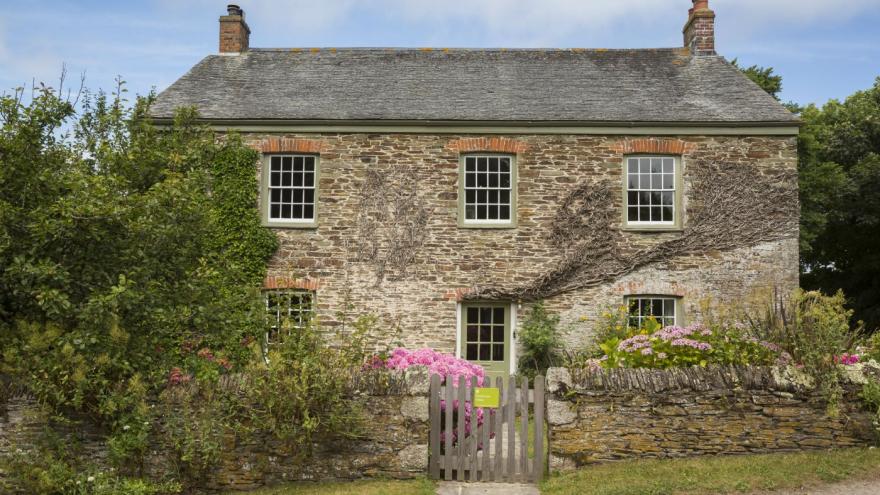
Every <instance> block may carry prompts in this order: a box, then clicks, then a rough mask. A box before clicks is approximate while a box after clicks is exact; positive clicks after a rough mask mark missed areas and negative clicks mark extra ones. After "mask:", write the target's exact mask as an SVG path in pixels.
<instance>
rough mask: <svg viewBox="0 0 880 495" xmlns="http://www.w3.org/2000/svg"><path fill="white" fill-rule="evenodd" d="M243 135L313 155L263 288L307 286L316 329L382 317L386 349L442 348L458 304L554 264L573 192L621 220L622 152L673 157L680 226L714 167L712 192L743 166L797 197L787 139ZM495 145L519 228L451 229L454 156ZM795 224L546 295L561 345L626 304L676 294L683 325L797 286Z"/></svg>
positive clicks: (641, 236)
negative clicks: (311, 187) (293, 223)
mask: <svg viewBox="0 0 880 495" xmlns="http://www.w3.org/2000/svg"><path fill="white" fill-rule="evenodd" d="M244 138H245V139H246V141H247V142H248V143H250V144H251V145H252V146H254V147H255V148H258V149H261V150H265V151H267V152H279V151H283V150H284V148H285V147H290V148H291V149H292V150H299V149H307V150H308V152H311V153H318V154H319V156H320V178H319V189H320V190H319V206H318V226H317V228H312V229H289V228H283V229H281V228H279V229H275V232H276V233H277V235H278V236H279V238H280V240H281V248H280V249H279V251H278V253H277V254H276V256H275V257H274V258H273V260H272V261H271V263H270V266H269V275H270V277H272V280H273V281H274V280H275V277H277V278H278V279H279V280H283V279H289V280H295V281H296V284H295V285H298V286H304V287H309V288H316V290H317V301H318V314H319V316H320V318H321V321H322V323H324V324H326V325H331V326H332V325H336V324H338V323H339V318H338V312H339V311H340V308H344V307H352V308H354V309H355V311H357V312H361V313H373V314H377V315H379V316H380V317H381V318H382V320H383V321H384V322H385V325H384V327H385V328H395V327H399V328H401V329H403V331H402V333H401V334H400V335H395V336H394V338H393V339H389V338H387V337H382V336H376V343H377V345H382V344H387V343H388V342H389V341H391V340H393V341H399V342H401V343H402V344H404V345H406V346H408V347H421V346H427V347H432V348H434V349H437V350H440V351H444V352H453V351H454V350H455V342H456V335H455V328H456V301H457V300H459V299H461V298H463V297H467V294H468V293H469V292H470V291H472V290H473V288H475V287H480V288H484V289H486V288H489V289H497V290H498V291H500V292H504V291H506V290H511V289H514V288H516V287H521V286H524V285H528V284H530V283H532V282H533V281H535V280H536V279H538V278H539V277H541V276H542V275H544V274H546V273H548V272H550V271H552V270H553V269H554V268H555V267H557V266H558V265H559V263H560V261H561V257H562V256H563V251H564V250H563V249H560V247H559V246H557V245H555V244H554V243H553V242H552V239H551V238H552V236H553V232H552V223H553V221H554V219H555V218H556V216H557V213H558V211H559V208H560V205H561V203H562V201H563V200H564V198H565V197H566V196H567V195H568V193H569V192H571V191H572V190H574V189H575V188H577V187H580V186H584V185H586V187H587V188H588V189H589V188H591V187H594V186H597V185H599V184H602V183H608V184H611V185H612V189H613V191H612V194H611V195H610V196H611V200H610V201H611V202H612V203H613V204H611V205H610V208H613V209H614V211H615V215H617V214H619V218H620V220H621V221H622V219H623V215H622V201H623V189H622V188H623V176H622V171H623V160H624V156H626V155H627V154H629V153H637V152H640V151H641V150H646V151H650V150H653V151H655V152H658V153H666V154H676V155H678V156H681V157H682V160H681V163H682V167H683V181H684V184H683V186H682V191H683V194H684V201H683V204H682V206H683V209H684V227H685V228H687V227H688V225H689V223H688V218H689V211H690V212H691V213H693V212H694V211H696V210H695V209H694V208H696V207H698V206H699V205H697V204H695V202H694V201H692V196H693V194H692V189H693V188H694V186H695V177H696V176H697V175H698V174H697V173H696V172H697V171H698V170H699V169H700V168H701V167H706V166H709V165H713V166H714V165H719V166H720V168H718V170H717V171H715V172H713V174H716V175H717V180H718V181H719V183H722V184H723V183H724V181H725V180H728V181H733V179H732V178H731V177H741V176H742V175H741V174H739V175H737V174H734V173H733V171H734V170H736V169H738V168H741V167H751V170H753V171H754V174H755V176H762V177H763V176H767V177H773V176H775V175H774V174H779V173H782V172H784V173H787V175H785V178H784V179H781V180H784V181H786V182H791V184H788V185H790V186H791V187H794V188H796V168H797V146H796V139H795V138H794V137H792V136H755V137H745V136H667V137H662V138H657V139H642V138H639V137H636V136H595V135H592V136H591V135H535V134H522V135H507V136H505V137H504V139H500V138H496V139H495V140H493V139H490V138H483V137H482V136H469V135H454V134H449V135H444V134H433V135H432V134H393V133H376V134H365V133H352V134H337V133H325V134H317V133H316V134H257V133H254V134H246V135H245V136H244ZM495 141H498V142H497V143H496V142H495ZM285 143H287V145H285ZM303 143H305V144H303ZM658 143H659V144H658ZM306 145H307V146H306ZM648 145H650V146H648ZM496 147H497V148H498V149H499V150H507V151H508V152H510V153H513V154H515V156H516V163H517V167H518V183H517V192H518V194H517V197H518V212H517V213H518V215H517V216H518V223H517V226H516V228H512V229H470V228H461V227H459V225H458V179H459V177H458V176H459V159H460V156H461V153H462V152H467V151H480V150H482V149H483V148H487V149H486V150H485V151H489V148H496ZM258 176H260V174H259V173H258ZM737 180H738V179H737ZM771 180H772V179H771ZM751 200H754V201H757V200H758V198H744V204H748V203H749V201H751ZM785 202H786V203H788V202H791V203H792V204H791V205H790V208H788V209H787V210H786V211H789V212H790V214H789V215H788V216H787V217H786V218H779V219H778V220H779V222H780V223H783V222H787V225H791V224H792V220H794V224H795V225H796V218H797V204H796V203H797V201H796V199H794V198H792V199H791V200H790V201H788V200H786V201H785ZM703 206H706V205H703ZM708 207H711V204H710V205H708ZM741 217H742V215H741V214H740V215H737V218H741ZM765 220H766V219H765ZM613 228H614V229H615V231H616V232H615V233H616V234H617V233H619V234H620V235H615V236H614V238H615V239H616V241H615V242H617V243H618V244H619V248H620V249H621V250H630V251H631V250H634V249H644V248H650V247H651V246H657V245H659V244H661V243H664V242H669V241H671V240H675V239H676V238H678V237H680V236H681V235H682V233H681V232H663V233H660V232H656V233H646V232H633V231H628V230H625V229H622V228H621V225H620V222H615V224H614V226H613ZM796 230H797V228H796V226H795V227H794V229H786V231H785V232H783V233H781V234H780V235H778V236H776V237H774V238H773V239H768V240H763V241H761V242H756V243H746V244H745V245H742V244H737V243H735V242H734V243H730V244H725V245H724V246H720V247H719V248H713V249H711V250H706V251H705V252H699V253H697V254H694V253H690V254H687V255H680V256H679V255H675V253H674V252H673V253H672V254H671V255H670V256H666V257H664V258H663V259H661V260H660V261H658V262H654V263H651V264H649V265H647V266H643V267H638V268H637V269H635V270H634V271H631V272H629V273H626V274H624V275H622V276H620V277H618V278H616V279H612V280H605V281H601V283H599V284H598V285H595V286H592V287H589V288H578V289H574V290H568V291H566V292H564V293H561V294H558V295H554V296H553V297H549V298H548V299H547V305H548V307H549V309H551V310H553V311H556V312H559V313H560V314H561V315H562V321H563V324H564V326H566V327H567V328H570V329H571V331H570V332H569V335H568V339H569V341H570V344H571V345H579V344H582V343H584V342H586V341H588V340H589V339H590V337H591V332H592V327H593V323H594V321H595V319H596V318H597V317H598V315H599V314H601V312H602V311H603V310H604V309H606V308H608V307H612V306H617V305H619V304H621V303H622V301H623V296H625V295H627V294H635V293H651V294H672V295H679V296H682V298H683V299H682V301H683V309H684V313H685V315H684V316H685V318H686V319H691V320H692V319H696V318H698V317H699V311H700V308H701V307H703V306H704V305H705V303H706V301H707V300H715V301H732V300H737V301H742V300H745V299H746V298H748V297H749V296H751V295H753V294H755V293H758V292H760V291H763V290H768V289H769V288H771V287H778V288H781V289H782V290H784V291H787V290H790V289H794V288H795V287H797V284H798V265H797V259H798V244H797V231H796ZM273 283H274V282H273ZM508 299H513V300H510V302H521V304H519V305H518V306H517V310H518V316H519V318H518V321H520V322H521V321H522V320H523V317H524V316H525V314H527V312H528V311H529V304H531V302H530V301H529V300H527V299H524V300H522V301H519V300H517V299H516V298H508Z"/></svg>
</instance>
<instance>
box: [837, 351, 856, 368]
mask: <svg viewBox="0 0 880 495" xmlns="http://www.w3.org/2000/svg"><path fill="white" fill-rule="evenodd" d="M859 360H860V359H859V355H858V354H848V353H844V354H841V355H839V356H834V362H835V363H837V364H843V365H847V366H849V365H852V364H858V362H859Z"/></svg>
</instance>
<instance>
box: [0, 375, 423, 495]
mask: <svg viewBox="0 0 880 495" xmlns="http://www.w3.org/2000/svg"><path fill="white" fill-rule="evenodd" d="M405 383H406V386H405V387H403V388H402V389H401V390H397V391H396V392H395V393H388V394H381V395H374V394H369V393H368V394H366V395H363V396H360V398H359V401H360V405H361V406H362V410H363V413H364V414H365V418H364V422H363V431H362V432H361V433H362V436H361V437H360V438H359V439H357V440H345V441H339V440H334V441H332V442H327V441H321V440H320V439H316V440H315V443H314V453H313V454H312V456H311V457H308V458H305V459H303V458H302V457H297V456H294V455H293V453H292V452H291V451H290V448H289V447H287V446H286V445H285V444H284V443H283V442H281V441H279V440H278V439H277V438H276V437H275V436H274V435H272V434H271V433H263V434H259V435H257V436H255V437H249V438H248V439H247V440H243V439H241V438H237V437H235V436H234V435H232V434H230V435H229V436H228V437H227V438H226V440H225V442H224V444H223V446H222V450H221V452H220V456H219V462H218V465H217V467H216V468H215V469H214V470H213V471H212V472H211V474H209V475H208V476H207V477H206V479H204V480H202V481H201V482H200V484H199V486H196V487H195V488H196V489H197V490H199V491H210V492H213V491H220V492H225V491H229V490H251V489H254V488H258V487H260V486H264V485H272V484H276V483H281V482H285V481H306V480H308V481H318V480H334V479H339V480H350V479H360V478H369V477H383V478H412V477H415V476H420V475H423V474H424V473H425V472H426V471H427V468H428V431H429V424H428V374H427V372H426V371H425V370H423V369H421V368H420V367H412V368H410V369H409V370H408V371H407V376H406V382H405ZM397 392H399V393H397ZM47 427H49V428H50V429H52V430H53V431H55V432H56V433H57V434H58V435H59V436H60V438H62V439H64V443H65V444H67V445H71V446H76V448H77V451H76V452H77V455H78V456H79V458H81V459H89V460H90V461H91V462H93V463H95V464H97V465H98V466H104V467H110V465H109V461H108V449H107V445H106V434H105V432H104V431H103V430H102V429H101V428H99V427H97V426H95V425H94V424H93V423H90V422H89V421H87V420H82V421H78V422H75V423H73V424H65V425H59V424H55V423H52V422H50V421H49V419H48V418H47V417H46V415H45V414H44V413H43V412H41V410H40V408H39V406H38V404H37V403H36V401H35V400H34V399H33V398H31V397H30V396H28V395H26V394H17V395H12V396H10V397H8V398H7V399H6V401H3V402H0V457H3V456H6V455H9V454H12V453H14V452H15V451H16V450H18V449H22V450H27V449H30V448H33V447H34V445H35V443H36V442H37V440H38V439H39V438H40V437H41V435H42V434H43V433H44V431H45V429H46V428H47ZM163 427H164V426H163V424H162V421H161V418H158V419H157V421H156V424H155V428H157V429H161V428H163ZM169 452H171V449H170V448H169V447H168V446H166V445H162V444H154V445H152V446H151V447H150V449H149V451H148V453H147V455H146V459H145V461H144V473H145V475H146V476H147V477H150V478H153V479H156V480H160V479H163V478H164V477H165V476H166V475H167V474H168V473H170V472H173V471H174V466H173V459H171V458H170V457H169V455H170V454H169ZM0 476H2V472H0Z"/></svg>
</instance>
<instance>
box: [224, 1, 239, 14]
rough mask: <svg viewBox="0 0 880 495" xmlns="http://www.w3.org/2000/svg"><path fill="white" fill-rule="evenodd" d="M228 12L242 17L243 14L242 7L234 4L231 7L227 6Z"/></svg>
mask: <svg viewBox="0 0 880 495" xmlns="http://www.w3.org/2000/svg"><path fill="white" fill-rule="evenodd" d="M226 12H227V13H228V14H229V15H242V14H243V12H242V10H241V7H239V6H238V5H235V4H234V3H230V4H229V5H227V6H226Z"/></svg>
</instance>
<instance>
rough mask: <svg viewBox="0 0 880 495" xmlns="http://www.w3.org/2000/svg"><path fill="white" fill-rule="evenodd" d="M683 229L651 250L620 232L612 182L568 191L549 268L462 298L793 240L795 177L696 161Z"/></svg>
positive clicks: (545, 292)
mask: <svg viewBox="0 0 880 495" xmlns="http://www.w3.org/2000/svg"><path fill="white" fill-rule="evenodd" d="M689 178H690V186H691V188H690V191H689V192H688V194H687V197H688V199H689V203H688V206H687V212H686V220H685V228H684V230H683V231H682V232H681V233H680V234H678V235H677V236H676V237H674V238H672V239H669V240H665V241H661V242H659V243H657V244H655V245H653V246H651V247H637V246H633V245H632V244H631V243H628V242H627V241H626V239H625V237H624V234H623V232H622V231H621V230H620V228H619V225H620V222H621V217H620V212H619V209H618V208H617V207H615V206H614V205H615V204H616V202H615V201H614V196H615V195H616V194H617V193H618V191H619V190H620V186H618V185H617V184H616V183H615V182H612V181H610V180H606V181H602V182H599V183H596V184H593V183H582V184H579V185H577V186H575V188H574V189H573V190H571V191H570V192H569V194H568V195H567V196H566V198H565V199H564V200H563V202H562V204H561V205H560V208H559V211H558V213H557V214H556V217H555V218H554V220H553V223H552V225H551V227H550V231H549V235H548V241H549V242H550V243H551V244H552V245H553V246H555V247H557V248H558V250H559V258H558V260H557V261H556V262H555V265H554V266H553V268H552V269H550V270H549V271H547V272H546V273H543V274H540V275H538V276H537V277H536V278H535V279H534V280H532V281H531V282H529V283H527V284H523V285H520V286H517V287H508V288H503V287H477V288H476V290H474V291H473V292H471V293H469V294H468V295H467V296H466V298H467V299H472V300H473V299H514V300H526V301H528V300H538V299H543V298H546V297H550V296H554V295H558V294H562V293H565V292H569V291H572V290H576V289H584V288H589V287H594V286H597V285H600V284H603V283H606V282H609V281H612V280H614V279H617V278H619V277H621V276H623V275H626V274H627V273H630V272H632V271H634V270H636V269H638V268H641V267H643V266H646V265H649V264H652V263H657V262H661V261H665V260H669V259H671V258H674V257H678V256H687V255H696V254H703V253H706V252H708V251H714V250H717V251H724V250H731V249H736V248H741V247H749V246H754V245H756V244H760V243H762V242H768V241H773V240H778V239H783V238H791V237H797V232H798V196H797V194H798V192H797V174H796V172H795V171H793V170H763V169H759V168H758V167H755V166H753V165H747V164H742V163H736V164H716V163H706V162H702V163H696V164H695V165H694V166H693V167H692V168H691V171H690V174H689Z"/></svg>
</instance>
